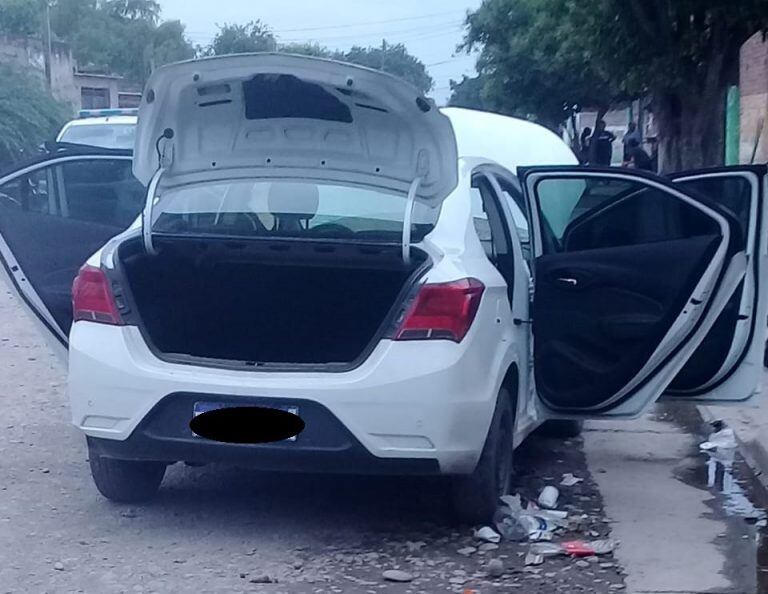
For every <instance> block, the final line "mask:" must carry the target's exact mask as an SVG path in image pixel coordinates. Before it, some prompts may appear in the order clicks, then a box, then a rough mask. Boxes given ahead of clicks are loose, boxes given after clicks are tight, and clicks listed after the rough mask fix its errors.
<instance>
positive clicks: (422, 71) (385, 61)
mask: <svg viewBox="0 0 768 594" xmlns="http://www.w3.org/2000/svg"><path fill="white" fill-rule="evenodd" d="M334 57H335V58H336V59H339V60H344V61H346V62H351V63H353V64H358V65H360V66H367V67H368V68H374V69H376V70H383V71H384V72H388V73H389V74H393V75H395V76H399V77H400V78H402V79H404V80H406V81H408V82H409V83H411V84H412V85H413V86H415V87H416V88H417V89H419V91H421V92H422V93H427V92H428V91H429V90H430V89H431V88H432V85H433V84H434V82H433V81H432V77H431V76H429V73H428V72H427V68H426V67H425V66H424V64H423V63H422V62H421V61H420V60H419V59H418V58H416V57H415V56H412V55H411V54H409V53H408V50H407V49H406V48H405V46H404V45H403V44H402V43H398V44H395V45H392V44H391V43H387V42H386V41H382V42H381V45H380V46H377V47H360V46H354V47H352V48H351V49H350V50H348V51H346V52H343V53H339V54H337V55H336V56H334Z"/></svg>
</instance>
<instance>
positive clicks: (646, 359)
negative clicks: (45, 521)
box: [0, 54, 767, 521]
mask: <svg viewBox="0 0 768 594" xmlns="http://www.w3.org/2000/svg"><path fill="white" fill-rule="evenodd" d="M140 113H141V115H140V118H139V121H140V123H139V126H138V131H137V137H136V146H135V150H134V159H133V161H132V162H131V159H130V157H129V156H128V155H126V156H123V157H120V156H115V155H114V154H111V153H110V154H102V155H100V154H98V152H96V153H93V154H90V155H81V154H72V155H67V154H59V155H56V156H53V157H51V158H50V159H49V160H48V161H46V162H43V163H37V164H35V165H33V166H30V167H27V168H23V169H21V170H19V171H17V172H16V173H14V174H11V175H9V176H6V177H5V178H3V179H0V192H2V195H3V196H7V197H8V198H7V199H4V200H0V238H2V241H0V255H2V259H3V261H4V264H5V269H6V271H7V272H8V273H9V276H10V278H11V281H12V284H13V286H14V287H15V288H16V289H17V291H18V293H19V294H20V296H21V298H22V302H23V303H25V304H26V305H27V306H29V307H30V308H31V310H32V311H33V312H34V314H35V316H36V319H37V320H38V321H39V322H40V323H41V326H42V327H43V328H45V330H46V335H47V336H48V337H50V338H51V342H52V344H58V345H59V349H60V350H61V351H62V354H63V355H65V356H66V349H68V360H69V396H70V401H71V410H72V420H73V422H74V424H75V425H76V426H77V427H78V428H79V429H80V430H81V431H82V432H83V433H84V434H85V435H86V437H87V443H88V448H89V460H90V466H91V471H92V475H93V478H94V481H95V483H96V486H97V487H98V489H99V490H100V491H101V493H103V494H104V495H105V496H106V497H108V498H110V499H113V500H116V501H140V500H143V499H146V498H148V497H150V496H152V495H153V494H154V493H155V492H156V491H157V489H158V488H159V486H160V484H161V481H162V479H163V475H164V472H165V469H166V466H167V465H168V464H171V463H174V462H177V461H187V462H194V463H207V462H227V463H232V464H238V465H245V466H253V467H258V468H262V469H275V470H282V471H308V472H318V471H329V472H356V473H376V472H380V473H390V474H403V473H416V474H443V475H450V476H452V477H453V479H452V481H451V484H452V491H451V492H452V497H453V500H454V502H455V504H456V509H457V511H458V512H459V514H460V515H461V517H463V518H464V519H466V520H471V521H481V520H487V519H489V516H490V515H491V514H492V513H493V511H494V509H495V507H496V503H497V498H498V496H499V495H502V494H504V493H507V492H509V490H510V488H511V480H510V479H511V476H512V456H513V450H514V448H515V447H516V446H517V445H519V444H520V443H521V442H522V440H523V439H524V438H525V436H526V435H528V434H529V433H530V432H531V431H532V430H533V429H535V428H536V427H537V426H539V425H540V424H541V423H542V422H545V421H561V422H562V421H580V420H583V419H594V418H612V419H625V418H634V417H637V416H638V415H640V414H642V413H643V412H644V411H646V410H647V409H648V407H649V406H650V405H651V404H652V403H654V402H655V401H657V400H658V399H659V398H662V397H663V398H677V399H682V400H686V401H689V402H713V401H717V402H723V401H729V402H733V401H737V402H741V401H744V400H747V399H749V398H750V397H752V396H753V395H754V394H756V393H757V391H758V386H759V380H760V377H761V369H762V348H763V344H764V342H765V332H766V328H765V319H766V301H765V298H764V291H761V290H760V289H761V285H763V286H764V285H765V280H764V275H765V272H766V270H765V265H766V248H767V245H766V233H765V222H766V221H765V216H766V215H765V212H764V208H763V199H764V194H765V183H766V182H765V179H766V168H765V167H744V168H724V169H718V170H711V171H706V172H697V173H689V174H686V175H685V176H684V177H683V178H681V179H679V180H675V181H670V180H666V179H662V178H660V177H657V176H653V175H649V174H645V173H642V172H638V171H634V170H622V169H591V168H583V167H579V166H577V162H576V159H575V157H574V156H573V154H572V153H571V152H570V150H569V149H568V148H567V147H566V146H565V145H564V144H563V143H562V141H561V140H560V139H558V138H557V137H556V136H555V135H554V134H552V133H550V132H549V131H547V130H545V129H544V128H541V127H539V126H537V125H535V124H532V123H529V122H525V121H520V120H514V119H511V118H506V117H502V116H498V115H492V114H486V113H480V112H473V111H468V110H462V109H445V110H438V109H437V108H436V107H435V106H434V104H433V103H432V102H430V101H428V100H427V99H425V98H424V97H422V96H421V95H420V94H419V92H418V91H416V90H415V89H414V88H412V87H411V86H410V85H408V84H406V83H404V82H402V81H400V80H398V79H395V78H393V77H390V76H388V75H386V74H383V73H380V72H376V71H372V70H368V69H364V68H360V67H356V66H351V65H348V64H342V63H337V62H332V61H325V60H317V59H312V58H306V57H296V56H285V55H269V54H261V55H241V56H230V57H221V58H211V59H205V60H199V61H191V62H185V63H180V64H175V65H171V66H166V67H163V68H160V69H158V70H157V71H155V72H154V73H153V75H152V77H151V79H150V81H149V83H148V86H147V89H146V92H145V94H144V102H143V104H142V106H141V112H140ZM131 166H132V168H133V173H134V174H135V176H136V178H137V180H138V181H136V180H133V179H129V176H128V175H127V172H129V170H130V168H131ZM33 178H45V179H47V180H48V183H47V184H46V185H45V187H46V188H47V192H46V195H45V196H39V195H37V196H35V195H30V190H29V188H30V187H31V186H30V179H33ZM33 181H34V180H33ZM32 185H34V184H32ZM144 187H146V188H147V190H146V192H145V191H144V189H143V188H144ZM138 195H141V196H144V195H146V200H145V202H143V205H144V206H143V213H142V216H141V217H140V218H139V219H137V220H136V222H135V223H134V224H133V225H131V226H130V228H128V230H126V231H124V232H123V233H121V234H119V235H118V234H117V230H118V228H120V227H122V228H124V227H126V226H127V223H126V217H124V218H120V219H118V218H117V217H116V213H117V212H118V205H119V204H120V203H121V197H122V199H123V202H124V203H126V204H135V198H136V196H138ZM127 196H133V198H132V200H133V202H131V201H130V200H129V201H127V202H126V201H125V198H126V197H127ZM29 205H32V206H29ZM73 205H75V206H76V207H75V208H74V209H73ZM137 213H138V208H136V210H135V211H134V213H133V214H134V215H135V214H137ZM111 235H117V236H116V237H115V238H114V239H109V237H111ZM102 246H103V247H102ZM94 252H95V253H94ZM86 259H87V263H86V264H85V265H84V266H83V267H82V268H81V269H80V271H79V273H78V272H77V269H78V267H79V266H80V265H81V264H82V263H83V262H84V261H85V260H86ZM76 275H77V278H76V279H75V282H74V288H73V291H74V295H73V304H74V311H72V310H71V309H70V308H69V306H68V303H67V301H66V300H65V299H63V298H62V287H64V286H66V285H67V284H68V283H69V282H70V281H71V280H72V279H73V278H75V276H76ZM65 347H66V349H65ZM302 427H303V431H302V430H301V429H302Z"/></svg>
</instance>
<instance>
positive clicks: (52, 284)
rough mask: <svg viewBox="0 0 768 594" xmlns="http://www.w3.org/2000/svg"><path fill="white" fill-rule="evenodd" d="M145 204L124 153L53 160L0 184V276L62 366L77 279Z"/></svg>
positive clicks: (25, 169) (58, 156) (25, 168)
mask: <svg viewBox="0 0 768 594" xmlns="http://www.w3.org/2000/svg"><path fill="white" fill-rule="evenodd" d="M143 204H144V188H143V186H142V185H141V184H140V183H139V182H138V181H137V180H136V179H135V178H134V177H133V174H132V172H131V157H130V154H129V153H125V152H123V153H119V152H117V151H105V152H104V154H101V153H87V154H82V153H75V154H66V153H56V155H54V156H51V157H50V158H48V159H42V160H39V161H37V162H35V163H32V164H29V165H27V166H23V167H21V168H19V169H17V170H16V171H13V172H11V173H9V174H6V175H5V176H3V177H1V178H0V263H1V264H2V266H1V267H0V270H1V271H2V274H3V275H4V276H6V280H8V283H7V284H8V286H9V287H10V288H11V289H12V290H13V291H14V292H15V293H16V295H17V296H18V297H19V298H20V299H19V301H20V303H21V304H22V305H23V306H24V307H25V308H26V309H28V310H29V311H31V313H32V314H33V318H34V320H35V321H37V322H38V325H39V326H40V329H41V330H42V331H43V335H44V338H45V339H46V341H47V342H48V343H49V344H50V345H51V346H52V347H53V348H54V350H55V351H56V352H57V354H58V355H60V356H61V357H62V358H65V357H66V347H67V337H68V334H69V328H70V326H71V325H72V304H71V289H72V281H73V280H74V278H75V276H76V275H77V271H78V269H79V268H80V266H82V265H83V264H84V263H85V261H86V260H87V259H88V258H89V257H90V256H91V255H92V254H93V253H94V252H95V251H97V250H98V249H99V248H100V247H101V246H102V245H104V243H106V242H107V240H109V239H110V238H111V237H113V236H115V235H117V234H118V233H120V232H121V231H123V230H124V229H125V228H127V227H128V226H129V225H130V224H131V223H132V222H133V220H134V219H135V218H136V216H137V215H138V213H139V212H140V211H141V208H142V206H143Z"/></svg>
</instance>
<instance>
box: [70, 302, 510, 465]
mask: <svg viewBox="0 0 768 594" xmlns="http://www.w3.org/2000/svg"><path fill="white" fill-rule="evenodd" d="M487 317H488V316H485V318H487ZM479 319H484V318H479ZM475 330H476V329H475ZM480 343H482V344H480ZM498 344H499V341H498V339H495V338H494V336H493V335H490V334H489V333H487V332H477V333H476V334H475V335H474V338H473V333H472V332H471V333H470V334H469V335H468V336H467V338H466V339H465V340H464V341H463V342H462V343H461V344H455V343H452V342H449V341H433V342H397V343H394V342H392V341H386V340H385V341H382V342H381V343H380V344H379V345H378V346H377V347H376V349H375V350H374V351H373V353H372V354H371V355H370V356H369V357H368V359H367V360H366V361H365V362H364V363H363V364H362V365H361V366H359V367H357V368H355V369H354V370H351V371H348V372H343V373H322V372H312V373H309V372H307V373H289V372H263V371H236V370H227V369H213V368H202V367H196V366H192V365H179V364H172V363H168V362H166V361H161V360H159V359H158V358H157V357H155V356H154V354H153V353H152V352H151V351H150V350H149V349H148V347H147V345H146V343H145V342H144V341H143V339H142V337H141V334H140V332H139V331H138V329H137V328H135V327H132V326H122V327H119V326H108V325H104V324H94V323H89V322H77V323H75V324H74V326H73V329H72V332H71V335H70V352H69V396H70V403H71V410H72V421H73V423H74V424H75V425H76V426H77V427H79V428H80V429H81V430H82V431H83V432H84V433H85V434H86V435H87V436H88V437H90V438H95V439H97V440H99V441H95V442H94V443H96V444H98V445H97V447H99V448H101V449H102V451H103V454H104V455H111V456H113V457H119V458H126V459H131V458H133V459H151V460H167V461H177V460H183V461H190V462H214V461H222V462H237V463H241V464H244V465H255V466H259V467H262V468H275V469H287V468H286V466H288V465H290V466H291V467H292V468H291V470H299V469H302V468H306V469H308V470H315V471H319V470H329V471H335V470H337V469H340V470H345V469H347V470H349V471H350V472H355V473H358V472H359V473H366V472H379V470H378V469H379V468H390V467H391V468H395V467H399V466H400V465H399V464H398V462H401V461H402V462H404V467H405V468H406V472H411V471H410V470H408V469H409V468H413V469H415V470H413V472H423V473H425V474H431V473H432V472H434V468H435V465H437V467H438V469H439V472H440V473H441V474H467V473H470V472H472V471H473V470H474V468H475V466H476V465H477V461H478V459H479V457H480V453H481V452H482V449H483V445H484V443H485V437H486V435H487V433H488V427H489V425H490V420H491V416H492V414H493V410H494V406H495V401H496V395H497V394H498V389H499V386H498V385H497V384H496V382H500V381H501V378H502V377H503V372H501V371H499V369H498V368H499V367H502V366H504V362H503V361H502V360H500V358H499V357H498ZM494 351H496V356H495V357H494V356H489V355H493V354H494ZM504 369H506V367H504ZM218 399H221V400H223V401H226V402H227V403H233V404H237V403H239V402H243V403H252V402H253V403H263V404H264V403H266V405H267V406H269V403H272V404H273V405H277V406H286V405H294V404H297V403H298V404H297V405H298V406H299V409H300V416H301V417H302V419H303V420H304V422H305V424H306V428H305V430H304V432H303V433H302V435H301V436H300V437H299V439H298V440H297V442H296V443H281V444H272V445H268V446H231V445H226V444H220V443H216V442H204V441H201V439H200V438H196V437H194V436H193V435H192V433H191V431H190V430H189V426H188V424H189V422H190V420H191V418H192V411H193V407H194V402H196V401H212V400H218ZM314 425H316V427H315V426H314ZM107 441H110V442H114V443H106V442H107ZM296 446H299V447H296ZM254 453H258V456H256V455H254ZM413 461H415V462H413ZM389 472H395V473H399V472H402V471H401V470H400V468H397V470H393V471H389Z"/></svg>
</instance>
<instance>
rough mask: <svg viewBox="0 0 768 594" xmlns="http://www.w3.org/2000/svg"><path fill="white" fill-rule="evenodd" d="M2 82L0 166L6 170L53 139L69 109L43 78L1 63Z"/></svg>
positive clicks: (0, 93) (0, 78)
mask: <svg viewBox="0 0 768 594" xmlns="http://www.w3.org/2000/svg"><path fill="white" fill-rule="evenodd" d="M0 80H2V81H3V84H2V85H0V166H2V167H5V166H8V165H10V164H12V163H14V162H16V161H18V160H19V159H21V158H22V157H23V156H24V154H26V153H30V152H33V151H35V150H36V149H37V146H39V145H40V143H42V142H44V141H46V140H51V139H52V138H54V137H55V135H56V132H58V130H59V129H60V128H61V126H62V125H63V124H64V122H65V121H66V120H67V117H68V115H69V110H68V108H67V107H65V106H64V105H63V104H61V103H59V102H58V101H56V100H55V99H54V98H53V96H52V95H51V94H50V92H49V91H48V89H46V88H45V85H44V84H43V80H42V78H39V77H36V76H34V75H31V74H28V73H24V72H19V71H16V70H14V69H12V68H11V67H10V66H8V65H5V64H0Z"/></svg>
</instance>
